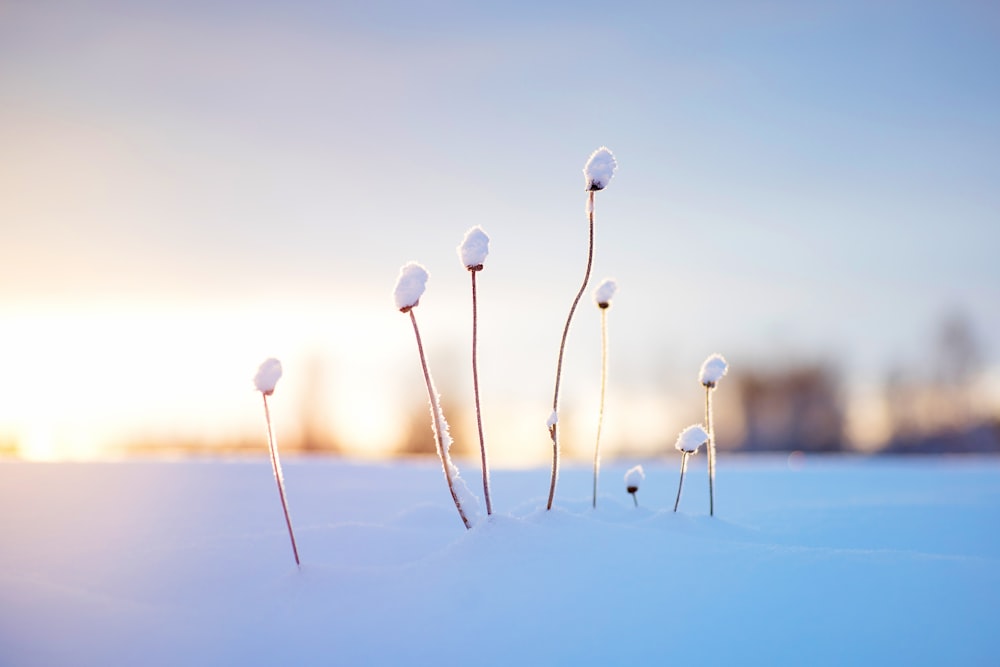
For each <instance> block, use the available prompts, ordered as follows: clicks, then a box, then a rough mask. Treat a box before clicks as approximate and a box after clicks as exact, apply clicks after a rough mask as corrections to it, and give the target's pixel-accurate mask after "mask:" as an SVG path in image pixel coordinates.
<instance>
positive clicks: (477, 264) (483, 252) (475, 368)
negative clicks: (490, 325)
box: [458, 226, 493, 516]
mask: <svg viewBox="0 0 1000 667" xmlns="http://www.w3.org/2000/svg"><path fill="white" fill-rule="evenodd" d="M489 251H490V237H489V236H487V235H486V232H484V231H483V230H482V228H481V227H478V226H477V227H473V228H472V229H470V230H469V231H467V232H466V233H465V238H464V239H463V240H462V244H461V245H460V246H458V256H459V258H460V259H461V260H462V265H463V266H464V267H465V268H466V269H467V270H468V271H469V275H470V276H472V390H473V393H474V394H475V399H476V428H477V429H478V431H479V451H480V453H481V455H482V467H483V496H484V497H485V499H486V514H487V516H489V515H491V514H493V504H492V502H491V500H490V466H489V462H488V460H487V457H486V438H485V437H484V436H483V413H482V410H481V408H480V406H479V355H478V352H477V347H478V340H479V327H478V299H477V297H476V274H477V273H479V272H480V271H482V270H483V263H484V262H485V261H486V256H487V255H488V254H489Z"/></svg>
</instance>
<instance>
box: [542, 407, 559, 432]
mask: <svg viewBox="0 0 1000 667" xmlns="http://www.w3.org/2000/svg"><path fill="white" fill-rule="evenodd" d="M558 423H559V412H558V411H557V410H553V411H552V414H550V415H549V418H548V419H547V420H545V425H546V426H548V427H549V428H550V429H551V428H552V427H553V426H555V425H556V424H558Z"/></svg>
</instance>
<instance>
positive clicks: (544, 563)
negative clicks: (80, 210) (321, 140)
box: [0, 444, 1000, 667]
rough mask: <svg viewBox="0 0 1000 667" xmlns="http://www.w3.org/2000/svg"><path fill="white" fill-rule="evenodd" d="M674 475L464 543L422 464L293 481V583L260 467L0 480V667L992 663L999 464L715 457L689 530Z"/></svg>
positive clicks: (264, 464)
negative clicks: (713, 475) (636, 491)
mask: <svg viewBox="0 0 1000 667" xmlns="http://www.w3.org/2000/svg"><path fill="white" fill-rule="evenodd" d="M677 456H678V455H677V454H676V453H671V457H669V458H663V459H659V460H643V461H641V463H642V464H643V467H644V469H645V471H646V479H645V481H644V482H643V490H642V493H643V504H642V506H640V507H634V504H633V502H632V499H631V497H629V495H628V494H627V493H626V492H625V489H623V488H622V487H620V486H617V485H615V487H614V489H613V492H610V491H609V492H608V493H605V494H602V497H601V498H600V502H599V503H598V506H597V509H592V508H591V493H592V485H593V477H592V471H591V469H590V466H589V463H584V464H581V465H579V466H574V465H571V464H567V465H564V466H563V468H562V474H561V476H560V484H559V490H558V493H557V495H556V502H555V507H554V508H553V509H552V510H551V511H549V512H546V511H545V510H544V506H545V500H546V495H547V492H548V485H549V472H550V471H549V469H548V468H547V467H544V468H538V469H533V470H518V471H511V470H494V471H493V474H492V482H493V484H492V491H493V501H494V514H493V516H492V517H491V518H489V519H484V520H482V521H479V522H478V523H476V525H475V526H474V527H473V529H472V530H468V531H467V530H465V529H464V528H463V526H462V523H461V521H460V520H459V518H458V516H457V515H456V512H455V508H454V506H453V504H452V502H451V497H450V495H449V494H448V492H447V489H446V488H445V485H444V484H443V483H442V480H441V466H440V463H439V462H438V461H437V460H435V459H426V460H411V461H407V462H395V463H390V462H386V463H367V464H365V463H360V462H352V461H346V460H329V459H315V460H314V459H302V458H298V459H294V458H293V459H290V460H288V461H287V462H286V463H285V477H286V482H287V491H288V496H289V501H290V502H291V504H292V505H293V506H294V507H295V510H296V516H295V518H296V524H295V527H296V538H297V539H298V543H299V549H300V552H301V555H302V568H301V570H300V569H297V568H296V567H295V565H294V562H293V560H292V557H291V554H290V553H289V548H288V535H287V530H286V528H285V525H284V520H283V518H282V514H281V508H280V507H279V505H278V503H276V502H275V498H274V496H275V489H274V481H273V479H272V477H271V470H270V465H269V463H268V460H267V458H266V444H262V445H261V457H260V458H258V459H252V460H240V461H199V462H192V461H185V462H172V463H167V462H152V461H148V462H137V461H131V462H121V463H58V464H56V463H19V462H0V507H2V508H3V510H2V511H0V535H2V536H3V542H2V545H3V546H2V548H0V664H2V665H12V666H16V667H43V666H44V667H50V666H52V665H83V666H97V665H100V666H102V667H126V666H128V667H132V666H134V665H143V666H147V667H159V666H166V665H170V666H176V665H240V666H241V667H256V666H273V665H436V666H440V667H448V666H452V665H455V666H465V665H469V664H476V665H487V666H493V665H518V664H521V665H617V664H633V663H634V664H640V663H642V664H651V665H652V664H664V665H745V664H767V665H811V666H813V665H815V666H826V665H995V664H997V658H998V656H1000V633H997V632H996V631H995V626H996V619H997V618H998V617H1000V596H998V595H997V594H996V592H997V591H1000V532H998V531H997V530H996V527H997V525H1000V459H997V458H976V457H973V458H947V459H933V458H919V459H906V460H901V459H891V458H876V459H862V458H823V457H818V456H811V455H806V456H802V455H796V456H795V457H761V458H752V459H751V458H743V457H738V456H735V455H730V456H726V457H724V458H722V459H721V460H720V461H719V469H718V479H717V484H716V505H715V508H716V516H715V517H714V518H713V517H709V516H708V485H707V483H696V482H697V481H699V480H701V481H703V480H704V475H705V468H704V461H705V459H704V458H701V459H694V460H692V461H691V464H692V465H691V467H692V470H691V476H690V483H689V484H687V485H685V486H686V488H685V492H684V495H685V497H684V508H682V510H681V511H680V512H678V513H676V514H675V513H673V512H672V508H673V501H674V496H675V494H676V490H677V460H676V457H677ZM638 462H639V461H633V462H630V463H629V464H628V466H618V465H615V464H613V463H608V464H606V466H605V469H606V472H607V473H608V474H611V475H622V474H624V472H625V469H626V467H629V466H631V465H632V464H633V463H638ZM619 479H621V477H619ZM689 563H697V564H698V566H697V567H695V568H689V567H686V566H684V565H682V568H683V569H682V570H680V571H678V564H689ZM678 618H683V619H684V622H683V623H678V622H677V619H678ZM623 653H627V656H628V659H627V660H623Z"/></svg>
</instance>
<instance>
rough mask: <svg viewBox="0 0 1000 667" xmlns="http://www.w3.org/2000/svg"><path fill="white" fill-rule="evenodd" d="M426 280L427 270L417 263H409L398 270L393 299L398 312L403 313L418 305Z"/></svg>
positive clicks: (425, 286)
mask: <svg viewBox="0 0 1000 667" xmlns="http://www.w3.org/2000/svg"><path fill="white" fill-rule="evenodd" d="M427 278H428V274H427V269H425V268H424V267H423V266H421V265H420V264H418V263H417V262H409V263H408V264H405V265H403V267H402V268H401V269H400V270H399V277H398V278H396V288H395V290H394V291H393V298H394V299H395V301H396V308H398V309H399V311H400V312H403V313H405V312H407V311H409V310H410V309H411V308H413V307H415V306H416V305H417V304H419V303H420V297H421V296H423V294H424V290H425V289H426V288H427Z"/></svg>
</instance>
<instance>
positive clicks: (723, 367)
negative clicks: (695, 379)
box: [701, 354, 729, 387]
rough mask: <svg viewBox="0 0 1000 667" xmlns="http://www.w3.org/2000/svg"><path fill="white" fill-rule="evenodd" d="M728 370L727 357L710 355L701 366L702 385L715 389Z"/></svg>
mask: <svg viewBox="0 0 1000 667" xmlns="http://www.w3.org/2000/svg"><path fill="white" fill-rule="evenodd" d="M728 370H729V364H728V363H726V359H725V357H723V356H722V355H721V354H713V355H710V356H709V357H708V359H706V360H705V363H703V364H702V365H701V383H702V384H703V385H705V386H706V387H715V385H716V384H717V383H718V382H719V380H721V379H722V376H723V375H725V374H726V371H728Z"/></svg>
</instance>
